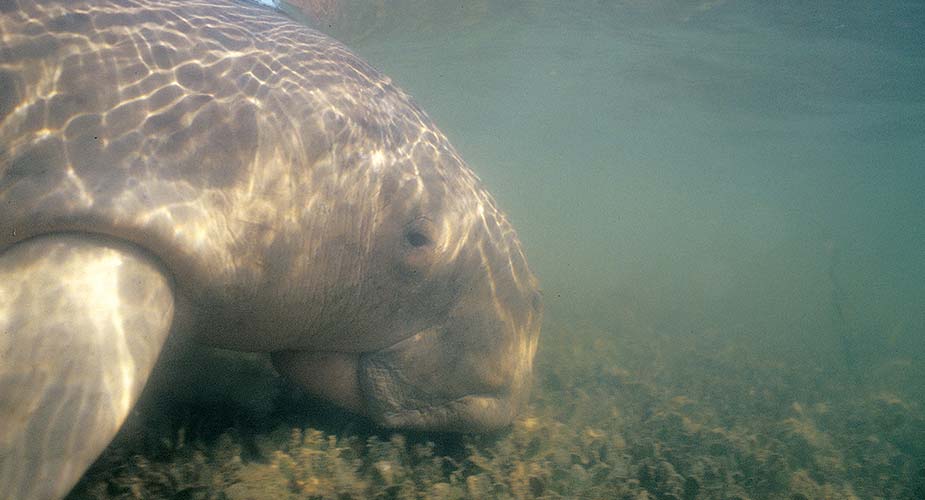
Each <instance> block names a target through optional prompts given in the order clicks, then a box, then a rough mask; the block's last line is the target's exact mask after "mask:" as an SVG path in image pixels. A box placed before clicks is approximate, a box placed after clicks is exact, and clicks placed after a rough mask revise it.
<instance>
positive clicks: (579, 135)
mask: <svg viewBox="0 0 925 500" xmlns="http://www.w3.org/2000/svg"><path fill="white" fill-rule="evenodd" d="M379 3H381V2H354V3H352V4H351V3H349V2H348V3H345V4H344V3H342V4H341V8H342V9H343V10H342V11H341V12H338V13H336V15H334V16H332V17H331V18H330V19H331V21H330V22H328V23H327V24H328V25H327V26H325V27H324V28H325V29H326V30H327V31H329V32H331V33H333V34H334V35H335V36H337V37H338V38H340V39H342V40H343V41H345V42H346V43H348V45H351V46H352V47H353V48H355V49H356V50H357V51H358V52H359V53H361V54H362V55H363V56H364V57H366V58H367V59H368V60H370V61H371V62H372V63H373V64H374V65H375V66H377V67H378V68H380V69H381V70H383V71H384V72H386V73H387V74H389V75H390V76H391V77H392V78H393V79H394V80H396V81H397V82H398V83H399V84H400V85H401V86H402V87H403V88H405V89H406V90H407V91H409V92H410V93H411V94H412V95H414V96H415V98H416V99H417V101H418V102H419V103H420V104H421V105H422V107H423V108H424V109H426V110H427V111H428V113H430V114H431V116H432V117H433V118H434V119H435V121H436V122H437V123H438V125H439V126H441V128H442V129H443V130H444V131H445V132H446V133H447V135H448V136H449V137H450V139H451V140H452V141H453V142H454V144H455V145H456V146H457V148H458V149H459V150H460V151H461V153H462V155H463V157H464V158H466V159H467V161H468V162H469V163H470V164H471V166H472V167H473V169H474V170H476V171H477V172H478V173H479V174H480V176H481V177H482V178H483V180H484V181H485V182H486V183H487V184H488V186H489V188H490V190H491V191H492V192H493V193H494V194H495V196H496V197H497V198H498V199H499V201H500V203H501V205H502V206H503V207H505V209H506V210H507V211H508V213H509V215H510V216H511V218H512V219H513V221H514V223H515V226H516V227H517V228H518V230H519V233H520V236H521V239H522V240H523V241H524V243H525V246H526V248H527V252H528V257H529V258H530V260H531V262H532V264H533V267H534V268H535V270H536V272H537V273H538V274H539V276H540V278H541V281H542V283H543V288H544V292H545V297H546V302H547V308H548V311H549V315H550V317H551V318H554V319H558V320H560V321H565V322H567V321H572V320H579V319H580V320H581V321H586V322H591V323H593V324H595V325H598V326H599V327H600V328H601V329H602V330H604V331H608V332H612V334H613V335H621V334H624V333H626V330H629V329H632V328H633V327H634V325H637V326H638V325H646V327H647V328H648V329H650V330H652V331H653V332H655V333H656V334H658V335H663V336H679V337H685V336H699V337H703V336H708V337H710V338H712V339H713V341H714V342H716V343H717V344H718V345H722V344H723V343H724V342H725V341H729V342H736V343H738V344H742V343H746V344H748V345H751V346H753V347H754V349H755V351H756V352H758V353H764V354H769V355H771V356H778V355H782V354H785V355H786V356H796V357H805V359H807V360H814V363H817V366H818V367H819V369H820V376H821V377H826V376H836V374H837V376H843V375H844V374H846V373H847V374H850V375H851V376H857V377H861V378H864V377H866V376H867V375H868V373H869V370H870V369H872V367H874V366H883V365H884V363H886V364H889V365H890V366H895V367H896V370H899V371H900V373H896V374H895V375H896V376H897V378H896V379H892V378H891V380H890V382H889V384H894V383H896V381H897V380H899V381H901V384H900V385H903V386H895V387H891V389H892V390H895V391H900V392H904V393H906V394H907V395H910V396H911V395H915V396H916V397H918V398H921V397H922V396H923V394H922V389H921V388H920V387H919V386H920V384H918V383H917V382H916V378H915V377H914V376H913V374H914V373H920V372H921V371H922V361H920V360H921V358H922V355H923V354H925V348H923V346H925V340H923V338H925V335H923V334H925V224H923V221H925V4H923V3H921V2H898V1H897V2H861V1H845V2H787V1H783V2H758V1H711V2H694V1H691V2H682V1H655V2H634V1H603V0H600V1H590V0H587V1H576V2H555V1H542V0H534V1H526V0H523V1H515V2H479V1H475V2H458V1H428V2H420V1H410V0H409V1H405V2H389V3H387V4H385V3H383V4H382V5H379ZM902 381H905V382H908V385H905V382H902Z"/></svg>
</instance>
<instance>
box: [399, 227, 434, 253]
mask: <svg viewBox="0 0 925 500" xmlns="http://www.w3.org/2000/svg"><path fill="white" fill-rule="evenodd" d="M405 240H407V241H408V244H409V245H411V246H413V247H415V248H417V247H423V246H426V245H430V244H431V243H433V242H432V241H431V240H430V237H428V236H427V235H426V234H424V233H422V232H420V231H417V230H414V229H411V230H409V231H408V232H407V233H405Z"/></svg>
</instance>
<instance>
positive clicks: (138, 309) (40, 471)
mask: <svg viewBox="0 0 925 500" xmlns="http://www.w3.org/2000/svg"><path fill="white" fill-rule="evenodd" d="M173 308H174V298H173V292H172V291H171V286H170V284H169V281H168V279H167V278H166V277H165V275H164V274H163V272H162V271H161V269H160V267H159V266H158V265H157V263H156V262H155V261H154V260H152V259H151V258H149V257H148V256H147V255H146V254H144V253H143V252H141V251H138V250H136V249H134V248H133V247H130V246H126V245H121V244H118V243H115V242H108V241H105V240H102V239H98V238H92V237H91V238H88V235H87V234H82V235H80V236H70V235H50V236H44V237H40V238H35V239H32V240H27V241H24V242H21V243H19V244H16V245H14V246H12V247H10V248H8V249H6V250H5V251H4V252H2V253H0V394H2V395H3V398H2V399H0V422H2V425H0V497H2V498H17V499H29V498H58V497H61V496H63V495H64V494H66V493H67V492H68V491H69V490H70V489H71V487H73V485H74V484H75V483H76V482H77V480H78V479H79V478H80V476H81V475H82V474H83V473H84V471H85V470H86V469H87V467H89V466H90V464H91V463H92V462H93V461H94V460H95V459H96V458H97V456H98V455H99V454H100V453H101V452H102V451H103V449H104V448H105V447H106V446H107V445H108V444H109V442H110V441H111V440H112V438H113V436H114V435H115V434H116V431H118V429H119V427H120V426H121V425H122V422H123V420H125V417H126V415H127V414H128V412H129V410H130V409H131V407H132V405H133V404H134V403H135V400H136V399H137V398H138V395H139V393H140V392H141V389H142V388H143V387H144V384H145V380H146V379H147V378H148V374H149V373H150V371H151V368H152V366H153V365H154V362H155V361H156V359H157V356H158V353H159V352H160V350H161V346H162V345H163V343H164V340H165V339H166V337H167V333H168V331H169V329H170V324H171V321H172V319H173Z"/></svg>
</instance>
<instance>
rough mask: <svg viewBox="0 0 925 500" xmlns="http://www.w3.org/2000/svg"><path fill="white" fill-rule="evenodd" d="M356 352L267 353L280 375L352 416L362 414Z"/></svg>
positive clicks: (363, 407)
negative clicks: (351, 413) (350, 412)
mask: <svg viewBox="0 0 925 500" xmlns="http://www.w3.org/2000/svg"><path fill="white" fill-rule="evenodd" d="M361 355H362V354H360V353H351V352H326V351H278V352H274V353H272V354H271V359H272V360H273V366H275V367H276V370H277V371H279V373H280V374H282V375H284V376H286V377H287V378H289V380H291V381H293V382H295V383H296V384H299V385H300V386H302V387H303V388H305V389H306V390H307V391H309V392H310V393H312V394H314V395H316V396H319V397H321V398H324V399H326V400H328V401H330V402H332V403H334V404H336V405H337V406H340V407H342V408H345V409H347V410H350V411H352V412H354V413H359V414H366V405H365V403H364V401H363V395H362V394H361V392H360V380H359V366H360V356H361Z"/></svg>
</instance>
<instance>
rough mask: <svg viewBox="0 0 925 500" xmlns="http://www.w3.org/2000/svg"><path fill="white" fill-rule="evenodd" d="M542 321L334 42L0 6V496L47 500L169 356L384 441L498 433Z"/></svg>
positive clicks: (425, 123)
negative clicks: (193, 354) (243, 355)
mask: <svg viewBox="0 0 925 500" xmlns="http://www.w3.org/2000/svg"><path fill="white" fill-rule="evenodd" d="M541 310H542V304H541V298H540V294H539V292H538V288H537V282H536V279H535V278H534V276H533V274H532V273H531V272H530V270H529V269H528V266H527V263H526V260H525V259H524V255H523V252H522V250H521V245H520V243H519V241H518V240H517V237H516V235H515V233H514V230H513V229H512V227H511V225H510V224H509V222H508V221H507V219H506V218H505V217H504V216H503V215H502V214H501V212H500V211H499V210H498V209H497V207H496V205H495V202H494V201H493V200H492V198H491V197H490V196H489V195H488V194H487V192H486V191H485V190H484V188H483V187H482V185H481V183H480V182H479V180H478V179H477V178H476V176H475V175H474V174H473V173H472V172H471V171H470V170H469V169H468V168H467V167H466V165H465V164H464V162H463V161H462V159H461V158H460V157H459V155H458V154H457V152H456V151H455V150H454V149H453V148H452V146H451V145H450V144H449V143H448V141H447V140H446V138H445V137H444V136H443V134H441V133H440V132H439V131H438V130H437V128H436V127H435V126H434V124H433V123H432V122H431V121H430V119H428V118H427V116H426V115H425V114H424V113H423V112H422V111H421V110H420V109H418V107H417V106H416V105H415V104H414V103H413V102H412V101H411V100H410V98H409V97H408V96H407V95H406V94H404V93H403V92H402V91H401V90H399V89H397V88H396V87H395V86H394V85H393V84H392V83H391V81H390V80H389V79H388V78H387V77H385V76H383V75H382V74H380V73H379V72H377V71H376V70H374V69H373V68H371V67H370V66H369V65H367V64H366V63H365V62H363V61H362V60H360V59H359V58H358V57H357V56H355V55H354V54H352V53H351V52H350V51H349V50H348V49H347V48H345V47H344V46H342V45H340V44H339V43H338V42H336V41H334V40H332V39H330V38H328V37H326V36H324V35H322V34H320V33H318V32H316V31H313V30H311V29H308V28H306V27H305V26H302V25H300V24H298V23H295V22H292V21H291V20H289V19H287V18H286V17H285V16H283V15H281V14H279V13H276V12H274V11H272V10H269V9H266V8H263V7H260V6H256V5H248V4H243V3H236V2H231V1H221V0H183V1H171V0H109V1H105V0H101V1H80V0H60V1H41V2H37V1H31V0H13V1H6V2H0V422H3V425H2V426H0V492H2V493H0V496H3V495H9V496H10V497H11V498H54V497H58V496H62V495H64V494H66V493H67V491H68V490H69V489H70V488H71V487H72V486H73V484H74V482H75V481H76V480H77V479H78V478H79V477H80V475H81V474H82V473H83V471H84V470H85V469H86V468H87V467H88V466H89V464H90V463H91V462H92V461H93V460H94V459H95V458H96V456H97V455H98V454H99V453H100V452H101V451H102V449H103V448H105V446H106V445H107V444H108V442H109V441H110V440H111V439H112V437H113V435H114V434H115V432H116V431H117V430H118V428H119V426H120V425H121V424H122V422H123V420H124V418H125V416H126V414H127V412H128V411H129V410H130V409H131V407H132V405H133V404H134V402H135V401H136V399H137V397H138V393H139V392H140V390H141V388H142V387H143V386H144V383H145V381H146V379H147V377H148V375H149V373H150V370H151V367H152V366H153V364H154V361H155V360H156V359H157V356H158V354H159V352H160V349H161V346H162V345H163V343H164V340H165V338H166V337H167V336H168V335H190V336H193V337H194V338H195V339H196V340H198V341H201V342H203V343H206V344H208V345H213V346H217V347H223V348H229V349H237V350H242V351H255V352H268V353H272V358H273V361H274V364H275V365H276V367H277V369H278V370H279V371H280V372H281V373H283V374H285V375H287V376H289V377H290V378H291V379H293V380H294V381H295V382H297V383H300V384H302V385H303V386H305V387H306V388H307V389H309V390H310V391H313V392H315V393H316V394H318V395H320V396H322V397H325V398H328V399H329V400H331V401H333V402H334V403H337V404H339V405H342V406H344V407H346V408H348V409H351V410H353V411H355V412H358V413H362V414H365V415H367V416H369V417H370V418H372V419H373V420H374V421H376V422H378V423H380V424H381V425H384V426H391V427H410V428H421V429H442V430H457V431H483V430H490V429H494V428H497V427H500V426H504V425H506V424H507V423H509V422H510V420H511V419H512V418H513V415H514V413H515V411H516V409H517V407H518V406H519V405H520V404H521V403H522V401H523V400H524V399H525V397H526V392H527V387H528V385H529V378H530V373H531V371H532V360H533V356H534V353H535V350H536V343H537V337H538V333H539V325H540V321H541V314H542V311H541ZM181 319H182V321H181ZM181 324H182V325H189V326H188V327H180V326H178V325H181Z"/></svg>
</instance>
